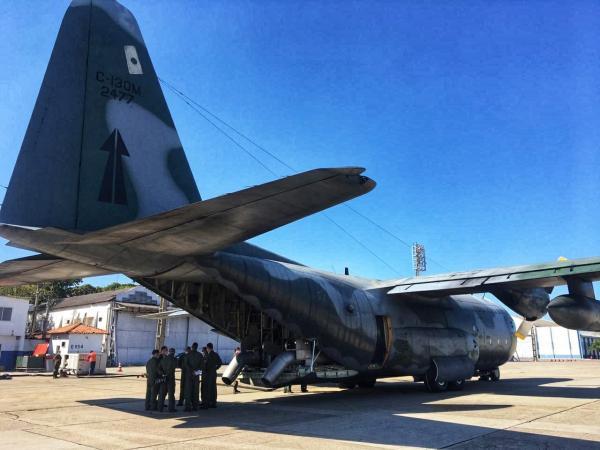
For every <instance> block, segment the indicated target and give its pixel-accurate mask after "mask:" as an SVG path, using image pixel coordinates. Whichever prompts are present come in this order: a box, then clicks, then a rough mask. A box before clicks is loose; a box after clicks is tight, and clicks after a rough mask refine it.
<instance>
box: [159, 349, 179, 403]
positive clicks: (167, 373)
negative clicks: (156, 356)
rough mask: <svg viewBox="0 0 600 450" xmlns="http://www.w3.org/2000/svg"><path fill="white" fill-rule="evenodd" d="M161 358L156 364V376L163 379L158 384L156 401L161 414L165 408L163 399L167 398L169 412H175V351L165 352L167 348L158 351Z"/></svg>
mask: <svg viewBox="0 0 600 450" xmlns="http://www.w3.org/2000/svg"><path fill="white" fill-rule="evenodd" d="M160 352H161V354H162V358H161V359H160V361H159V362H158V375H159V377H162V378H163V382H162V383H160V395H159V399H158V404H159V411H160V412H163V409H164V406H165V397H166V396H167V394H168V397H169V412H175V411H177V410H176V409H175V369H176V368H177V359H176V358H175V349H174V348H171V349H169V350H167V347H162V348H161V349H160Z"/></svg>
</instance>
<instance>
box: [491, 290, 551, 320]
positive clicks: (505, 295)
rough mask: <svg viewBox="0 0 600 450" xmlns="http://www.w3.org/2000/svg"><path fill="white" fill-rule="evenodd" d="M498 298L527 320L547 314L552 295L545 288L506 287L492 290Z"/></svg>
mask: <svg viewBox="0 0 600 450" xmlns="http://www.w3.org/2000/svg"><path fill="white" fill-rule="evenodd" d="M491 292H492V294H494V295H495V296H496V297H497V298H498V300H500V301H501V302H502V303H504V304H505V305H506V306H508V307H509V308H510V309H512V310H513V311H515V312H516V313H519V314H520V315H522V316H523V317H525V318H526V319H527V320H537V319H539V318H540V317H544V315H545V314H546V306H547V305H548V302H549V301H550V296H549V295H548V291H546V289H545V288H527V289H516V288H511V289H508V288H505V289H494V290H492V291H491Z"/></svg>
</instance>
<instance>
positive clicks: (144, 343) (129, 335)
mask: <svg viewBox="0 0 600 450" xmlns="http://www.w3.org/2000/svg"><path fill="white" fill-rule="evenodd" d="M155 339H156V321H154V320H147V319H142V318H140V317H137V316H136V315H135V314H133V313H130V312H127V311H118V312H117V330H116V347H117V348H116V361H115V362H116V363H117V364H118V363H121V364H123V365H139V364H146V361H148V358H150V356H151V355H152V350H153V349H154V341H155Z"/></svg>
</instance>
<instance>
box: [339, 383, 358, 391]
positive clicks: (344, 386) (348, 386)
mask: <svg viewBox="0 0 600 450" xmlns="http://www.w3.org/2000/svg"><path fill="white" fill-rule="evenodd" d="M338 387H339V388H341V389H354V388H355V387H356V383H354V382H352V381H342V382H340V383H338Z"/></svg>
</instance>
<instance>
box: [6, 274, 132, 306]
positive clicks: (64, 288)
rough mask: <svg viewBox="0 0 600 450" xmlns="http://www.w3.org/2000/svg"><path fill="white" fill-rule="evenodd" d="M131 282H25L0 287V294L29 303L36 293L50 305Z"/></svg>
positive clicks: (33, 299)
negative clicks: (58, 300)
mask: <svg viewBox="0 0 600 450" xmlns="http://www.w3.org/2000/svg"><path fill="white" fill-rule="evenodd" d="M134 286H135V284H133V283H116V282H115V283H111V284H109V285H107V286H103V287H98V286H92V285H91V284H87V283H86V284H82V280H81V279H76V280H67V281H51V282H47V283H39V284H27V285H24V286H15V287H0V295H6V296H9V297H19V298H28V299H29V301H30V302H31V303H34V302H35V298H36V295H37V296H38V301H39V303H40V304H41V303H46V301H49V302H50V307H52V306H53V305H54V304H55V303H56V300H57V299H60V298H65V297H73V296H75V295H86V294H94V293H96V292H104V291H115V290H117V289H123V288H127V287H134Z"/></svg>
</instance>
